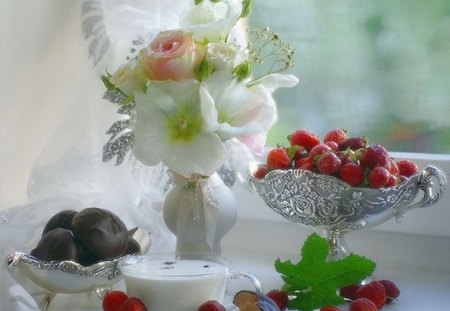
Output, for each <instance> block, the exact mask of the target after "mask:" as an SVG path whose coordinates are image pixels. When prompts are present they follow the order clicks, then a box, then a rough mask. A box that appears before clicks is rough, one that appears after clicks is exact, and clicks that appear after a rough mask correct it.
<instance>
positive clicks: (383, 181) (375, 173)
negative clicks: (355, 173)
mask: <svg viewBox="0 0 450 311" xmlns="http://www.w3.org/2000/svg"><path fill="white" fill-rule="evenodd" d="M389 178H390V174H389V171H388V170H387V169H386V168H384V167H382V166H377V167H375V168H374V169H373V170H371V171H370V173H369V185H370V187H372V188H375V189H378V188H382V187H384V186H386V185H387V183H388V182H389Z"/></svg>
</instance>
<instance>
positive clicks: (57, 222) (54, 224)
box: [42, 210, 77, 235]
mask: <svg viewBox="0 0 450 311" xmlns="http://www.w3.org/2000/svg"><path fill="white" fill-rule="evenodd" d="M76 213H77V211H74V210H63V211H61V212H59V213H56V214H55V215H53V216H52V217H51V218H50V219H49V221H48V222H47V224H46V225H45V227H44V230H43V231H42V235H44V234H46V233H47V232H49V231H51V230H53V229H56V228H62V229H67V230H72V219H73V217H74V216H75V215H76Z"/></svg>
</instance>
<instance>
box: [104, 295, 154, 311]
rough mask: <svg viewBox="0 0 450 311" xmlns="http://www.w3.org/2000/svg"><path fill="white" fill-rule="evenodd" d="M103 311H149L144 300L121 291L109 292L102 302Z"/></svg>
mask: <svg viewBox="0 0 450 311" xmlns="http://www.w3.org/2000/svg"><path fill="white" fill-rule="evenodd" d="M102 307H103V311H148V309H147V307H146V306H145V305H144V303H143V302H142V300H140V299H139V298H137V297H128V295H127V294H126V293H124V292H122V291H119V290H113V291H110V292H108V293H107V294H106V295H105V297H104V298H103V301H102Z"/></svg>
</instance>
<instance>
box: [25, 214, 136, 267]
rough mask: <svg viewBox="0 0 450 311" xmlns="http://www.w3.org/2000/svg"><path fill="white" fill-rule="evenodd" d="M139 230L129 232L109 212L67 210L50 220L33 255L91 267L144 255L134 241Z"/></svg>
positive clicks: (116, 217)
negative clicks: (125, 256)
mask: <svg viewBox="0 0 450 311" xmlns="http://www.w3.org/2000/svg"><path fill="white" fill-rule="evenodd" d="M136 229H137V228H135V229H133V230H130V231H127V229H126V226H125V224H124V223H123V222H122V220H121V219H120V218H119V217H118V216H117V215H115V214H114V213H112V212H110V211H108V210H106V209H101V208H96V207H89V208H86V209H83V210H81V211H79V212H77V211H74V210H63V211H61V212H58V213H57V214H55V215H54V216H52V217H51V218H50V219H49V220H48V222H47V224H46V225H45V227H44V230H43V233H42V236H41V239H40V241H39V242H38V245H37V246H36V248H34V249H33V250H32V251H31V255H32V256H34V257H36V258H37V259H40V260H42V261H63V260H71V261H74V262H78V263H80V264H82V265H83V266H90V265H92V264H95V263H97V262H99V261H104V260H111V259H115V258H117V257H120V256H124V255H128V254H135V253H140V252H141V246H140V244H139V243H138V242H137V241H136V240H135V239H134V238H133V233H134V232H135V230H136Z"/></svg>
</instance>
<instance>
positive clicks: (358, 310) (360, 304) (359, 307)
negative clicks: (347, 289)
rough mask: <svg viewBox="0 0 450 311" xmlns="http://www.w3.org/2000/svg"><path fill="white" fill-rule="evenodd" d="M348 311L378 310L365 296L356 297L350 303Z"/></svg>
mask: <svg viewBox="0 0 450 311" xmlns="http://www.w3.org/2000/svg"><path fill="white" fill-rule="evenodd" d="M348 310H349V311H378V308H377V306H376V305H375V304H374V303H373V302H372V301H371V300H370V299H367V298H358V299H356V300H353V301H352V302H351V303H350V307H349V309H348Z"/></svg>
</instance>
